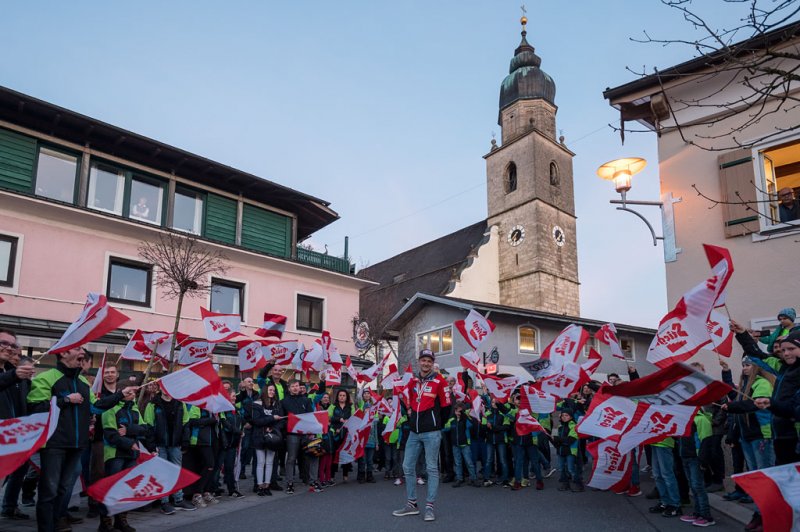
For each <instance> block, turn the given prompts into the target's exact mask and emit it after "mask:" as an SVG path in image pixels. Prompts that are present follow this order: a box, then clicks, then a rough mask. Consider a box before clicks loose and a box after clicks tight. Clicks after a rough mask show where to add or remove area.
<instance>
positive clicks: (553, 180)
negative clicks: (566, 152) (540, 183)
mask: <svg viewBox="0 0 800 532" xmlns="http://www.w3.org/2000/svg"><path fill="white" fill-rule="evenodd" d="M550 184H551V185H553V186H554V187H557V186H559V185H561V180H560V179H559V178H558V166H556V163H555V161H552V162H551V163H550Z"/></svg>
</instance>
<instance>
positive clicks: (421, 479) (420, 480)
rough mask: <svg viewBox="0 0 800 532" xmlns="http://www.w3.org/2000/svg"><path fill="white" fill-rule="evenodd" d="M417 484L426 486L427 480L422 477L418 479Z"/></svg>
mask: <svg viewBox="0 0 800 532" xmlns="http://www.w3.org/2000/svg"><path fill="white" fill-rule="evenodd" d="M417 484H419V485H420V486H424V485H425V479H424V478H422V477H417Z"/></svg>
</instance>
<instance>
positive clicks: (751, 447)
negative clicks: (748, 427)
mask: <svg viewBox="0 0 800 532" xmlns="http://www.w3.org/2000/svg"><path fill="white" fill-rule="evenodd" d="M740 442H741V444H742V452H743V453H744V460H745V462H747V468H748V469H750V471H755V470H756V469H766V468H767V467H772V466H774V465H775V449H774V448H773V447H772V440H767V439H764V438H759V439H757V440H753V441H744V438H742V439H741V440H740Z"/></svg>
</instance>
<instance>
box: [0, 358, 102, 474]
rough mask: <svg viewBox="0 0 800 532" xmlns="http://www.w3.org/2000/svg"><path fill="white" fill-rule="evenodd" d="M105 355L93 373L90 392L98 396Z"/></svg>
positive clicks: (100, 390) (100, 391)
mask: <svg viewBox="0 0 800 532" xmlns="http://www.w3.org/2000/svg"><path fill="white" fill-rule="evenodd" d="M106 356H108V349H106V350H105V351H104V352H103V359H102V360H101V361H100V367H99V368H97V373H95V374H94V381H92V388H91V390H92V393H93V394H95V395H96V396H98V397H99V396H100V394H101V393H103V373H104V372H105V371H106ZM0 476H2V475H0Z"/></svg>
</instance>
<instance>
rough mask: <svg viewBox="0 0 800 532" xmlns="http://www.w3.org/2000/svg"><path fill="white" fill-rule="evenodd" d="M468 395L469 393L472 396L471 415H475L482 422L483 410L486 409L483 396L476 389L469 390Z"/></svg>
mask: <svg viewBox="0 0 800 532" xmlns="http://www.w3.org/2000/svg"><path fill="white" fill-rule="evenodd" d="M467 395H469V396H470V398H471V399H470V408H469V415H470V416H472V417H474V418H475V419H476V420H477V421H478V423H480V422H481V419H482V418H483V412H484V410H486V403H484V402H483V397H481V396H480V395H479V394H478V392H476V391H475V390H469V391H468V392H467Z"/></svg>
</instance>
